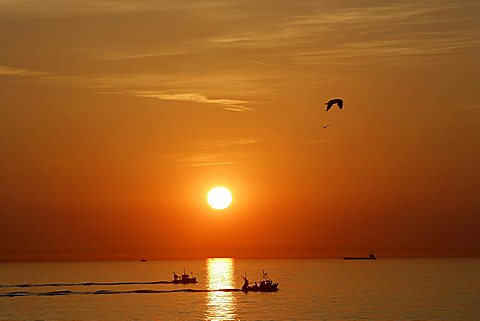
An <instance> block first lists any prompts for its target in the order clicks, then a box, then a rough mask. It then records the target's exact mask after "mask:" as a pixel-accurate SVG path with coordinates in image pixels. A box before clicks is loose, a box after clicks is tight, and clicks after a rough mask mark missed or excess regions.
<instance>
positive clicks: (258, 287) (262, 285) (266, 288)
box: [242, 270, 278, 293]
mask: <svg viewBox="0 0 480 321" xmlns="http://www.w3.org/2000/svg"><path fill="white" fill-rule="evenodd" d="M262 273H263V277H262V280H261V281H260V282H258V283H257V282H255V283H254V284H253V285H250V283H249V281H248V279H247V274H245V276H243V280H244V283H243V286H242V291H243V292H245V293H247V292H276V291H278V283H273V281H272V280H271V279H270V278H269V277H268V274H267V273H266V272H265V271H263V270H262Z"/></svg>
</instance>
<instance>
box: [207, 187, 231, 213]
mask: <svg viewBox="0 0 480 321" xmlns="http://www.w3.org/2000/svg"><path fill="white" fill-rule="evenodd" d="M207 201H208V205H210V207H212V208H214V209H216V210H223V209H226V208H227V207H229V206H230V204H231V203H232V193H230V191H229V190H228V188H226V187H223V186H217V187H214V188H212V189H211V190H210V191H209V192H208V195H207Z"/></svg>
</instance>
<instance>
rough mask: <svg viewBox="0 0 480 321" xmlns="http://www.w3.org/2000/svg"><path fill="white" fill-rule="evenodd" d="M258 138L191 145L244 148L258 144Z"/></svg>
mask: <svg viewBox="0 0 480 321" xmlns="http://www.w3.org/2000/svg"><path fill="white" fill-rule="evenodd" d="M258 142H259V140H258V139H257V138H240V139H231V140H208V141H199V142H193V143H192V144H190V145H195V146H214V147H231V146H244V145H252V144H256V143H258Z"/></svg>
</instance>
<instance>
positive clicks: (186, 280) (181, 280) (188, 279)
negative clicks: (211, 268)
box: [172, 270, 198, 284]
mask: <svg viewBox="0 0 480 321" xmlns="http://www.w3.org/2000/svg"><path fill="white" fill-rule="evenodd" d="M172 283H175V284H190V283H198V281H197V278H196V277H194V276H193V275H192V276H190V275H188V274H187V273H185V270H183V274H182V275H178V274H177V273H175V272H173V281H172Z"/></svg>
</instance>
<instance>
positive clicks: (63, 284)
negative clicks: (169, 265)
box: [0, 281, 174, 288]
mask: <svg viewBox="0 0 480 321" xmlns="http://www.w3.org/2000/svg"><path fill="white" fill-rule="evenodd" d="M173 283H174V282H173V281H150V282H82V283H39V284H29V283H26V284H3V285H2V284H0V288H34V287H46V286H56V287H60V286H109V285H148V284H173Z"/></svg>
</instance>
